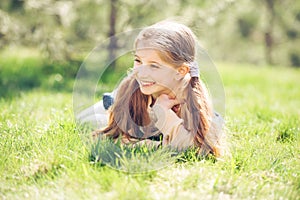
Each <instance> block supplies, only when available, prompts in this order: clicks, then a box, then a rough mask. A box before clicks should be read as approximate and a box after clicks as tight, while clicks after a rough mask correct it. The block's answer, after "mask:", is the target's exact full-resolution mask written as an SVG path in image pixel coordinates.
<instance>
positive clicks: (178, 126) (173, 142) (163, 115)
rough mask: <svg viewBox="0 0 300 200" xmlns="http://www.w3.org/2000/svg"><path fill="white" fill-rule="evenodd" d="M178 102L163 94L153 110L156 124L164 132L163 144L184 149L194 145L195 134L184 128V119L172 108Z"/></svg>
mask: <svg viewBox="0 0 300 200" xmlns="http://www.w3.org/2000/svg"><path fill="white" fill-rule="evenodd" d="M178 103H179V102H178V101H177V100H176V99H169V97H168V95H164V94H163V95H161V96H159V97H158V98H157V99H156V102H155V104H154V106H153V107H152V110H153V112H154V114H155V116H156V118H157V120H156V122H155V126H156V127H157V128H158V129H159V130H160V131H161V132H162V133H163V145H164V146H165V145H170V146H171V147H173V148H176V149H178V150H183V149H186V148H188V147H191V146H193V140H194V135H193V134H192V133H191V132H190V131H188V130H187V129H185V128H184V126H183V120H182V119H181V118H179V117H178V116H177V115H176V114H175V113H174V112H173V111H172V110H171V108H172V107H173V106H174V105H176V104H178Z"/></svg>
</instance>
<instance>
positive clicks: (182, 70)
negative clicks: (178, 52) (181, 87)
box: [177, 63, 190, 76]
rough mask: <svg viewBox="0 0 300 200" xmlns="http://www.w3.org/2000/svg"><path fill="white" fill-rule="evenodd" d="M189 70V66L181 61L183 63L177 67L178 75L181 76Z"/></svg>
mask: <svg viewBox="0 0 300 200" xmlns="http://www.w3.org/2000/svg"><path fill="white" fill-rule="evenodd" d="M189 71H190V67H189V66H188V65H187V64H186V63H183V64H182V65H181V66H180V67H179V68H178V69H177V72H178V73H179V74H180V75H183V76H185V75H186V74H187V73H188V72H189Z"/></svg>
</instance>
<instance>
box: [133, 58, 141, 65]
mask: <svg viewBox="0 0 300 200" xmlns="http://www.w3.org/2000/svg"><path fill="white" fill-rule="evenodd" d="M134 62H136V63H138V64H141V63H142V62H141V61H140V60H139V59H137V58H135V59H134Z"/></svg>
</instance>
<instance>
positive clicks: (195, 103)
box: [94, 21, 224, 157]
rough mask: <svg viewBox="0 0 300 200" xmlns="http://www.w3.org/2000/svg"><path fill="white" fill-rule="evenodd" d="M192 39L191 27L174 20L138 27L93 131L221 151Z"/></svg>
mask: <svg viewBox="0 0 300 200" xmlns="http://www.w3.org/2000/svg"><path fill="white" fill-rule="evenodd" d="M195 43H196V41H195V36H194V34H193V33H192V31H191V30H190V29H189V28H188V27H186V26H185V25H182V24H179V23H176V22H169V21H163V22H159V23H157V24H154V25H152V26H150V27H147V28H145V29H143V30H142V31H141V32H140V33H139V35H138V36H137V38H136V40H135V45H134V49H135V55H134V56H135V59H134V67H133V69H132V72H130V74H129V75H128V76H127V77H126V78H125V79H123V80H122V82H121V83H120V85H119V87H118V89H117V92H116V95H115V98H114V103H113V105H112V106H111V107H110V109H109V120H108V125H107V126H106V127H105V128H103V129H101V130H97V131H95V132H94V136H98V135H103V136H105V137H110V138H113V139H115V140H117V139H121V141H122V143H125V144H129V143H135V144H136V143H147V144H149V143H153V144H155V143H158V144H160V145H162V146H170V147H172V148H175V149H178V150H185V149H187V148H189V147H196V148H198V150H199V153H200V154H202V155H207V154H213V155H215V156H217V157H218V156H221V155H222V138H223V136H224V135H223V134H222V132H223V131H222V129H223V120H222V118H221V117H220V116H219V115H218V114H216V113H214V112H213V109H212V105H211V104H212V103H211V100H210V98H209V95H208V92H207V89H206V87H205V85H204V84H203V82H202V81H201V80H200V78H199V71H198V70H199V69H198V66H197V63H196V62H195V54H196V50H195V48H196V47H195V46H196V45H195ZM159 138H160V140H161V141H157V142H155V140H159Z"/></svg>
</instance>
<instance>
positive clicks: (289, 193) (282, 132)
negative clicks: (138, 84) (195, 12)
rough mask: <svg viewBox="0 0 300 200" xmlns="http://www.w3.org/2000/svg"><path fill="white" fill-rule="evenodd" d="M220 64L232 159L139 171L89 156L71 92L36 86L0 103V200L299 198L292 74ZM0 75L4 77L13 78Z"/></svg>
mask: <svg viewBox="0 0 300 200" xmlns="http://www.w3.org/2000/svg"><path fill="white" fill-rule="evenodd" d="M33 65H34V66H39V65H38V64H36V62H33ZM218 66H219V68H218V69H219V72H220V74H221V77H222V79H223V82H224V88H225V93H226V116H225V119H226V122H227V134H228V142H229V146H230V150H231V154H232V157H231V158H230V157H228V158H225V159H224V160H223V161H215V160H214V159H195V158H194V156H193V155H192V152H189V153H187V155H184V156H182V157H179V159H177V161H174V162H172V163H171V164H170V165H167V166H166V167H164V168H162V169H160V170H157V171H150V172H144V173H138V174H136V173H126V172H122V171H118V170H115V169H112V168H111V167H109V166H108V165H103V164H101V163H100V162H94V161H93V160H92V159H91V148H90V147H89V146H86V145H85V142H84V139H83V137H86V135H87V134H89V132H88V131H83V130H82V129H80V128H78V127H76V125H75V123H74V117H73V110H72V93H71V92H70V91H69V90H50V89H48V88H47V87H46V86H45V87H44V86H43V83H44V84H46V82H45V81H46V80H44V79H41V84H39V85H36V86H33V89H30V88H28V89H27V90H23V91H22V92H20V91H18V90H17V89H15V91H16V92H17V93H18V95H6V96H5V95H4V96H2V98H1V100H0V107H1V113H0V137H1V138H0V198H1V199H24V198H29V199H182V198H186V199H299V193H300V178H299V175H300V173H299V168H300V119H299V116H300V110H299V108H300V90H299V85H300V79H299V77H300V70H299V69H298V70H297V69H292V68H287V67H258V66H252V65H242V64H234V65H231V64H224V63H223V64H222V63H221V64H219V65H218ZM53 72H56V71H55V70H54V71H53ZM5 73H6V74H5V77H3V76H2V75H1V78H2V79H3V78H7V79H8V78H9V77H10V76H13V75H12V74H9V73H8V72H5ZM39 73H41V74H40V75H41V77H43V76H44V75H43V72H42V71H41V72H39ZM23 75H24V76H26V74H25V72H24V74H23V73H22V74H19V75H18V76H19V78H22V76H23ZM2 89H3V88H2ZM151 155H152V154H151ZM129 160H130V159H129ZM125 161H126V160H125ZM127 161H128V160H127ZM127 161H126V162H127ZM126 162H125V164H124V166H131V167H133V168H134V167H137V166H141V163H138V162H137V164H136V165H135V164H133V165H132V163H131V165H130V163H128V162H127V164H126ZM142 164H143V163H142Z"/></svg>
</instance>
